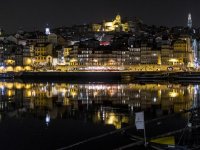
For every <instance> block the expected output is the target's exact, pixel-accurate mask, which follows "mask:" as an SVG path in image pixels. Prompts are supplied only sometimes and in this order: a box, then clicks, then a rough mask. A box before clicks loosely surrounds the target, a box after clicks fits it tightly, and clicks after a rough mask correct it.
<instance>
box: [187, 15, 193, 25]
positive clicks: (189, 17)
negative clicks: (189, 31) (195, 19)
mask: <svg viewBox="0 0 200 150" xmlns="http://www.w3.org/2000/svg"><path fill="white" fill-rule="evenodd" d="M187 26H188V28H192V15H191V13H189V14H188V22H187Z"/></svg>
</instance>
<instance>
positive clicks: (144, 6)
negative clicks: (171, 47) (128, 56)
mask: <svg viewBox="0 0 200 150" xmlns="http://www.w3.org/2000/svg"><path fill="white" fill-rule="evenodd" d="M198 3H200V2H198V1H194V0H190V1H189V0H181V1H180V0H176V1H173V2H172V1H170V0H166V1H164V0H162V1H160V0H154V1H151V2H150V1H148V0H134V1H133V0H127V1H126V3H124V2H122V1H121V2H120V1H114V0H110V1H105V0H101V1H100V2H97V1H95V0H93V1H92V0H85V1H78V0H76V1H72V0H70V1H62V0H60V1H59V2H58V1H53V0H48V1H47V0H43V1H39V0H30V1H28V2H27V1H25V0H18V1H15V2H13V1H11V0H8V1H5V0H3V1H2V2H1V6H0V20H1V23H0V26H1V27H2V28H3V29H5V31H6V32H15V31H17V30H18V29H20V28H21V29H24V30H33V29H39V30H40V29H43V28H44V27H45V25H46V24H47V23H48V24H49V25H50V27H52V28H55V27H59V26H71V25H74V24H87V23H94V22H100V21H102V20H110V19H111V18H113V16H115V15H116V14H118V13H119V14H120V15H121V16H122V17H128V18H130V19H131V20H133V18H134V17H138V18H140V19H141V20H143V21H144V23H145V24H148V25H152V24H155V25H158V26H159V25H165V26H187V15H188V13H191V14H192V19H193V24H194V27H199V26H200V20H198V14H200V10H199V9H198ZM91 14H92V15H91Z"/></svg>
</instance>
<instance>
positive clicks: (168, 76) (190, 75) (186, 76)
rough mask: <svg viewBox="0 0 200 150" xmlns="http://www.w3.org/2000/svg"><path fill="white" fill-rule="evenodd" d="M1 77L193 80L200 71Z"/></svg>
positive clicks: (75, 73) (94, 79) (4, 75)
mask: <svg viewBox="0 0 200 150" xmlns="http://www.w3.org/2000/svg"><path fill="white" fill-rule="evenodd" d="M1 78H14V79H22V80H70V81H73V80H75V81H91V82H93V81H94V82H98V81H100V82H101V81H102V82H103V81H110V82H112V81H140V80H142V81H158V80H160V81H187V80H188V81H191V80H200V72H161V71H159V72H157V71H155V72H20V73H5V74H2V75H1Z"/></svg>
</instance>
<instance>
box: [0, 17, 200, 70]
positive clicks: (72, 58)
mask: <svg viewBox="0 0 200 150" xmlns="http://www.w3.org/2000/svg"><path fill="white" fill-rule="evenodd" d="M199 41H200V28H193V26H192V16H191V14H189V15H188V22H187V27H181V26H177V27H165V26H159V27H157V26H154V25H151V26H150V25H146V24H144V23H143V21H142V20H141V19H139V18H135V19H134V20H129V19H127V18H122V17H121V16H120V15H119V14H118V15H117V16H116V17H114V19H113V20H109V21H105V20H104V21H102V22H100V23H92V24H83V25H74V26H71V27H59V28H52V29H51V28H50V26H49V25H47V26H46V28H45V29H44V31H32V32H26V31H23V30H19V31H17V32H16V33H14V34H6V32H4V30H3V29H1V32H0V72H22V71H41V72H45V71H46V72H49V71H58V72H67V71H69V72H70V71H162V70H163V71H166V70H175V71H176V70H177V71H187V70H198V66H199V60H200V53H199V52H200V43H199Z"/></svg>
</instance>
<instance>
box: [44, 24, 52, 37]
mask: <svg viewBox="0 0 200 150" xmlns="http://www.w3.org/2000/svg"><path fill="white" fill-rule="evenodd" d="M45 34H46V35H49V34H51V32H50V28H49V25H48V24H47V26H46V28H45Z"/></svg>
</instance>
